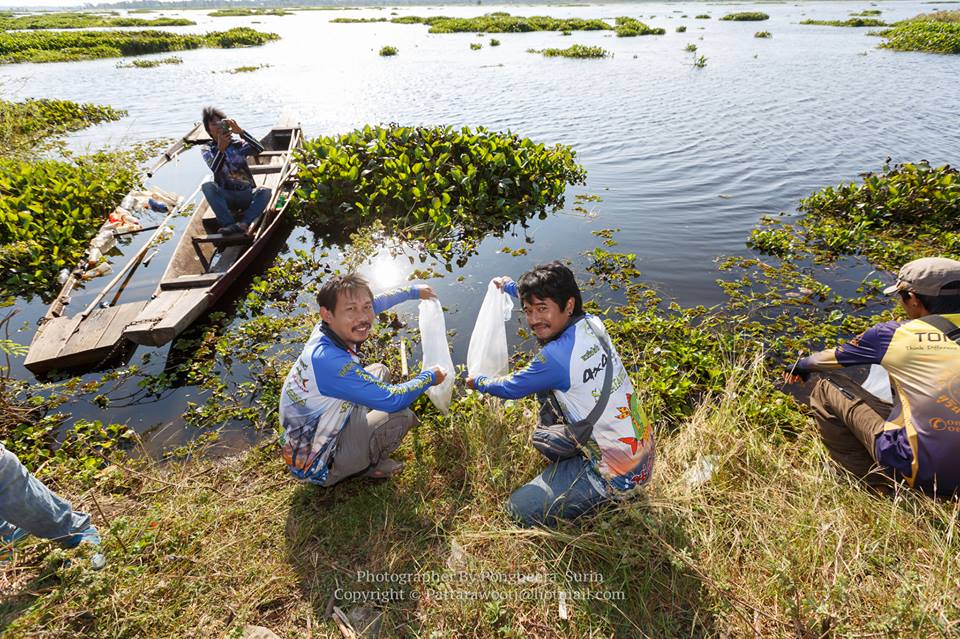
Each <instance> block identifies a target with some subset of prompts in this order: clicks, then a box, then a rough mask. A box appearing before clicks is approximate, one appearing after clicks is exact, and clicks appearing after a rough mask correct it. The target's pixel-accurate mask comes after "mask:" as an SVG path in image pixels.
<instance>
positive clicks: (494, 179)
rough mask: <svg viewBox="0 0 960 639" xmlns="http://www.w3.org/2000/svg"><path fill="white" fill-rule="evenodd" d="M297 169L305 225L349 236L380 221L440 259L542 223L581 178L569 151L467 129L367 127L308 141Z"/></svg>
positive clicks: (572, 153)
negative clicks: (512, 228)
mask: <svg viewBox="0 0 960 639" xmlns="http://www.w3.org/2000/svg"><path fill="white" fill-rule="evenodd" d="M297 161H298V163H300V165H301V169H300V173H299V177H300V187H299V189H298V191H297V196H298V198H297V199H298V201H299V203H300V204H299V210H298V212H297V215H298V216H299V217H300V219H301V220H302V221H303V222H305V223H307V224H310V225H316V226H319V227H324V226H327V225H329V223H330V222H331V221H336V227H337V230H338V231H339V232H341V233H349V232H352V231H353V230H356V229H358V228H360V227H362V226H363V225H367V224H369V223H371V222H372V221H373V220H380V221H382V222H383V223H384V224H385V225H386V228H387V230H388V231H391V232H400V233H404V234H405V236H406V237H407V239H411V240H417V241H421V242H423V243H424V246H425V248H426V249H427V250H429V251H431V252H434V253H437V254H441V255H444V256H447V257H450V256H452V255H453V254H454V253H458V254H460V253H462V252H465V251H469V250H471V248H472V246H473V243H475V242H476V241H479V239H481V238H482V237H483V235H484V234H486V233H488V232H490V231H491V230H496V229H499V228H502V227H504V226H505V225H511V224H513V223H516V222H522V221H524V220H526V219H527V218H529V217H531V216H533V215H536V214H541V215H543V216H545V215H546V213H547V211H549V210H551V209H553V208H555V207H559V206H562V205H563V201H564V192H565V191H566V188H567V185H568V184H579V183H582V182H583V181H584V179H585V177H586V175H585V173H584V171H583V168H582V167H580V165H579V164H577V162H576V160H575V154H574V152H573V151H572V150H571V149H570V148H569V147H566V146H562V145H557V146H552V147H550V146H545V145H543V144H540V143H536V142H534V141H532V140H530V139H528V138H521V137H520V136H518V135H515V134H513V133H509V132H507V133H495V132H492V131H488V130H487V129H484V128H477V129H470V128H469V127H464V128H462V129H454V128H452V127H439V126H438V127H402V126H398V125H391V126H377V127H371V126H366V127H364V128H363V129H360V130H357V131H353V132H350V133H345V134H342V135H337V136H322V137H318V138H314V139H313V140H309V141H307V142H306V143H305V144H304V147H303V149H302V150H301V151H299V152H298V154H297ZM327 228H328V230H329V227H327ZM405 229H406V231H404V230H405ZM411 229H412V230H411Z"/></svg>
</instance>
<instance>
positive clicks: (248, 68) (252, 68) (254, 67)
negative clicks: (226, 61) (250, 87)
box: [226, 64, 271, 75]
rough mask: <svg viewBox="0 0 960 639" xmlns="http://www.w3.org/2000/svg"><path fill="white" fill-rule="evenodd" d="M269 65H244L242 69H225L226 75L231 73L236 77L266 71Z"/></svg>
mask: <svg viewBox="0 0 960 639" xmlns="http://www.w3.org/2000/svg"><path fill="white" fill-rule="evenodd" d="M269 66H271V65H269V64H257V65H246V66H242V67H234V68H233V69H227V71H226V73H231V74H234V75H236V74H237V73H253V72H254V71H259V70H260V69H266V68H267V67H269Z"/></svg>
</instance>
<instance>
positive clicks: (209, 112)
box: [202, 107, 270, 234]
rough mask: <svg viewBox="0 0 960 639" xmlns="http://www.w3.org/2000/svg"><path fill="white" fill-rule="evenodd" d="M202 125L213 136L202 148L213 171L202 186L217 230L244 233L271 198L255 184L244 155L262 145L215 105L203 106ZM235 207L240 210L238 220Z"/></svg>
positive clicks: (268, 192)
mask: <svg viewBox="0 0 960 639" xmlns="http://www.w3.org/2000/svg"><path fill="white" fill-rule="evenodd" d="M203 126H204V128H205V129H206V130H207V133H208V134H209V135H210V138H211V139H212V141H211V142H210V143H209V144H207V146H205V147H204V148H203V159H204V160H205V161H206V163H207V166H209V167H210V170H211V171H213V182H206V183H204V185H203V187H202V188H203V196H204V197H205V198H207V203H208V204H209V205H210V208H211V209H212V210H213V213H214V214H215V215H216V216H217V221H218V222H219V223H220V231H219V232H220V233H224V234H235V233H246V232H247V231H248V230H249V229H250V226H251V225H252V224H253V223H254V222H255V221H256V220H257V218H258V217H260V215H261V214H262V213H263V211H264V209H266V208H267V204H268V203H269V202H270V189H269V188H267V187H264V186H260V187H258V186H257V184H256V182H255V181H254V179H253V173H251V172H250V167H249V166H247V159H246V158H247V156H248V155H257V154H259V153H261V152H263V145H261V144H260V142H259V141H257V140H256V139H255V138H254V137H253V136H252V135H250V134H249V133H247V132H246V131H244V130H243V129H241V128H240V126H239V125H238V124H237V123H236V121H235V120H228V119H227V117H226V115H225V114H224V113H223V111H221V110H220V109H217V108H214V107H206V108H205V109H204V110H203ZM234 133H236V134H238V135H239V136H240V139H239V140H237V139H234V137H233V134H234ZM234 211H237V212H242V214H241V216H240V220H239V221H237V220H236V218H235V217H234Z"/></svg>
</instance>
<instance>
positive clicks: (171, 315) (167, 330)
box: [151, 288, 209, 346]
mask: <svg viewBox="0 0 960 639" xmlns="http://www.w3.org/2000/svg"><path fill="white" fill-rule="evenodd" d="M181 293H182V295H181V296H180V298H179V299H178V300H177V302H176V304H175V305H174V306H173V307H172V308H171V309H170V310H169V311H167V313H165V314H164V316H163V318H162V319H161V320H160V321H159V322H158V323H156V324H155V325H154V327H153V330H152V331H151V342H152V343H153V344H155V345H157V346H163V345H164V344H166V343H167V342H170V341H172V340H173V339H174V338H175V337H176V336H177V335H179V334H180V333H182V332H183V331H184V330H186V328H187V327H188V326H190V324H192V323H193V321H194V320H195V319H197V318H198V317H200V316H201V315H202V314H203V313H204V311H206V310H207V308H208V306H209V298H208V297H207V289H205V288H202V289H186V290H184V291H181Z"/></svg>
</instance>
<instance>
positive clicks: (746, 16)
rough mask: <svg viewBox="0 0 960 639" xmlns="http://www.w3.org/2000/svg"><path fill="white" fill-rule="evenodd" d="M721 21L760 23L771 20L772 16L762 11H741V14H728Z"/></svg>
mask: <svg viewBox="0 0 960 639" xmlns="http://www.w3.org/2000/svg"><path fill="white" fill-rule="evenodd" d="M720 19H721V20H728V21H734V22H759V21H762V20H769V19H770V16H768V15H767V14H765V13H763V12H761V11H741V12H739V13H728V14H727V15H725V16H723V17H722V18H720Z"/></svg>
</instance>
